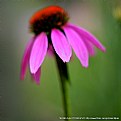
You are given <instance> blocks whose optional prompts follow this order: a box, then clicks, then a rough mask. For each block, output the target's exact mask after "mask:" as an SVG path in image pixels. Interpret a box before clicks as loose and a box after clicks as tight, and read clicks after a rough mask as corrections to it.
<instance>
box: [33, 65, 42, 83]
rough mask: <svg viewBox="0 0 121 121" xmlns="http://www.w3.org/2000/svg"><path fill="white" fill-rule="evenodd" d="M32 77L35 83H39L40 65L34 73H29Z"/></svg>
mask: <svg viewBox="0 0 121 121" xmlns="http://www.w3.org/2000/svg"><path fill="white" fill-rule="evenodd" d="M31 75H32V78H33V79H34V80H35V82H36V84H40V76H41V67H40V68H39V69H38V70H37V72H36V73H35V74H31Z"/></svg>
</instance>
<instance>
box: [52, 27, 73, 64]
mask: <svg viewBox="0 0 121 121" xmlns="http://www.w3.org/2000/svg"><path fill="white" fill-rule="evenodd" d="M51 39H52V43H53V47H54V49H55V51H56V53H57V54H58V56H59V57H60V58H61V59H62V60H63V62H69V60H70V57H71V55H72V50H71V47H70V45H69V43H68V41H67V39H66V37H65V35H64V34H63V33H62V32H61V31H59V30H57V29H53V30H52V33H51Z"/></svg>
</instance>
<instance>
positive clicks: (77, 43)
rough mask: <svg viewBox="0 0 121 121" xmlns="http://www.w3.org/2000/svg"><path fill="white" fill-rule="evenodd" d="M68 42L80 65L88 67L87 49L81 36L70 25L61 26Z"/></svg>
mask: <svg viewBox="0 0 121 121" xmlns="http://www.w3.org/2000/svg"><path fill="white" fill-rule="evenodd" d="M63 29H64V32H65V34H66V36H67V39H68V41H69V43H70V44H71V46H72V48H73V50H74V52H75V54H76V56H77V57H78V58H79V60H80V62H81V64H82V66H84V67H88V59H89V55H88V50H87V48H86V45H85V43H84V42H83V40H82V38H81V37H80V36H79V35H78V34H77V33H76V32H75V31H74V30H73V29H71V28H70V27H66V26H65V27H63Z"/></svg>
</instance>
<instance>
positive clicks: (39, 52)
mask: <svg viewBox="0 0 121 121" xmlns="http://www.w3.org/2000/svg"><path fill="white" fill-rule="evenodd" d="M47 48H48V41H47V36H46V34H45V33H44V32H42V33H41V34H39V35H38V36H37V38H36V39H35V42H34V44H33V47H32V51H31V55H30V71H31V73H33V74H35V73H36V72H37V70H38V69H39V67H40V66H41V64H42V62H43V60H44V58H45V55H46V53H47Z"/></svg>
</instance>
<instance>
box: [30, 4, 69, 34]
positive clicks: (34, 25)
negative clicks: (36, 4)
mask: <svg viewBox="0 0 121 121" xmlns="http://www.w3.org/2000/svg"><path fill="white" fill-rule="evenodd" d="M68 19H69V17H68V14H67V13H66V12H65V10H64V9H63V8H61V7H59V6H49V7H46V8H43V9H42V10H39V11H37V12H36V13H35V14H34V15H33V16H32V17H31V19H30V29H31V31H32V32H34V33H35V34H36V35H38V34H40V33H41V32H43V31H44V32H46V33H48V32H50V31H51V29H52V28H58V29H60V27H61V26H63V25H65V24H66V23H67V21H68Z"/></svg>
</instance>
